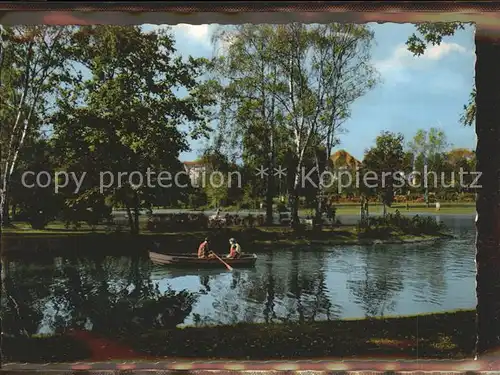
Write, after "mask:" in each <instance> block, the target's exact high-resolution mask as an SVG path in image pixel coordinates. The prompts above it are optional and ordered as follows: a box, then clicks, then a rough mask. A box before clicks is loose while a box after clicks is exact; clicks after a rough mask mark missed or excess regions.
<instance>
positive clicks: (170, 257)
mask: <svg viewBox="0 0 500 375" xmlns="http://www.w3.org/2000/svg"><path fill="white" fill-rule="evenodd" d="M149 258H150V259H151V261H152V262H153V263H155V264H161V265H175V266H181V267H187V266H194V267H199V268H203V267H225V266H224V264H223V263H222V262H221V261H220V260H218V259H217V258H214V259H200V258H198V255H197V254H162V253H155V252H153V251H150V252H149ZM222 259H223V260H224V262H226V263H227V264H229V265H230V266H231V267H233V268H242V267H254V266H255V262H256V261H257V255H255V254H244V255H242V256H241V257H239V258H237V259H229V258H226V257H223V258H222Z"/></svg>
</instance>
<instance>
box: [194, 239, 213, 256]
mask: <svg viewBox="0 0 500 375" xmlns="http://www.w3.org/2000/svg"><path fill="white" fill-rule="evenodd" d="M213 257H214V254H213V253H212V251H210V249H209V247H208V238H207V237H206V238H205V240H204V241H203V242H202V243H201V244H200V246H199V247H198V258H201V259H204V258H213Z"/></svg>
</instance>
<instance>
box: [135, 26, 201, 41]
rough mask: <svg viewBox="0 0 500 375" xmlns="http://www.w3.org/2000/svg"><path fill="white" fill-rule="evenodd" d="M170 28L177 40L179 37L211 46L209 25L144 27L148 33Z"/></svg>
mask: <svg viewBox="0 0 500 375" xmlns="http://www.w3.org/2000/svg"><path fill="white" fill-rule="evenodd" d="M164 28H170V29H171V30H172V32H173V33H174V34H175V37H176V39H178V38H179V37H181V38H187V39H191V40H192V41H193V42H195V43H202V44H210V36H211V33H210V28H209V25H189V24H187V23H180V24H178V25H152V24H147V25H143V29H144V30H146V31H153V30H159V29H164Z"/></svg>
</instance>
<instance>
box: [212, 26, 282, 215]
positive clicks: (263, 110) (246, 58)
mask: <svg viewBox="0 0 500 375" xmlns="http://www.w3.org/2000/svg"><path fill="white" fill-rule="evenodd" d="M275 34H276V26H273V25H238V26H232V27H230V28H228V27H226V26H223V27H220V28H219V29H218V30H217V31H216V33H215V34H214V37H213V39H212V41H213V44H214V48H215V49H216V51H217V52H218V56H217V58H216V59H215V61H214V65H213V67H214V69H213V72H214V73H215V75H216V77H217V80H218V82H219V84H220V85H221V86H222V88H223V90H221V92H222V93H223V95H221V96H220V98H221V113H222V116H221V117H220V121H219V131H220V132H221V133H222V134H223V135H224V136H225V140H227V138H229V139H231V148H232V149H231V150H230V151H231V152H232V153H234V151H235V148H238V147H236V145H238V144H241V146H242V147H241V148H242V150H243V153H242V154H241V155H238V156H242V157H243V158H244V161H245V164H247V165H250V166H251V167H253V168H259V167H262V168H267V170H268V173H267V176H266V180H265V184H264V188H265V194H266V221H267V223H269V224H270V223H272V221H273V198H274V196H275V194H276V189H275V178H274V173H273V172H274V168H275V167H276V160H277V157H278V155H277V154H278V152H279V150H280V149H282V148H283V147H281V146H282V143H281V142H280V135H283V133H281V134H280V132H279V126H280V121H281V118H282V115H281V112H282V111H281V109H280V103H279V102H278V101H277V100H276V90H277V88H278V87H277V82H278V79H279V78H278V65H277V61H276V59H275V57H274V55H275V48H274V45H273V44H274V43H275V38H276V35H275ZM228 136H229V137H228ZM219 139H221V138H219Z"/></svg>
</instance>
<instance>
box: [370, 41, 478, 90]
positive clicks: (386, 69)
mask: <svg viewBox="0 0 500 375" xmlns="http://www.w3.org/2000/svg"><path fill="white" fill-rule="evenodd" d="M453 53H459V54H468V53H471V51H468V50H467V49H466V48H465V47H463V46H461V45H459V44H457V43H446V42H443V43H441V44H440V45H438V46H429V47H427V49H426V50H425V53H424V54H423V55H421V56H414V55H413V53H411V52H410V51H408V47H407V46H406V45H405V44H400V45H398V46H397V47H396V48H395V49H394V51H393V53H392V55H391V56H390V57H389V58H387V59H384V60H379V61H375V67H376V68H377V69H378V71H379V72H380V73H381V74H382V75H383V76H386V75H390V76H391V80H393V81H395V82H397V83H405V82H409V81H410V80H411V76H410V71H409V70H410V69H419V68H424V67H426V66H428V64H429V63H432V62H436V61H439V60H441V59H443V58H445V57H446V56H448V55H450V54H453ZM472 53H473V52H472Z"/></svg>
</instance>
